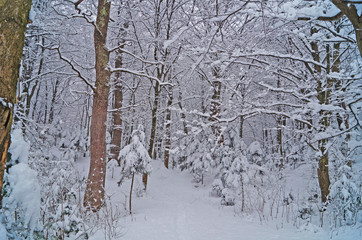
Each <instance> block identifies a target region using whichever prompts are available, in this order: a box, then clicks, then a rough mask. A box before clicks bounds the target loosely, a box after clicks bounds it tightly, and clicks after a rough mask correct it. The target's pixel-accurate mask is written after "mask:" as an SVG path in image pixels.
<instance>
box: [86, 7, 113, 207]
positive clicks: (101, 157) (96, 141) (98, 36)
mask: <svg viewBox="0 0 362 240" xmlns="http://www.w3.org/2000/svg"><path fill="white" fill-rule="evenodd" d="M110 8H111V3H110V2H108V1H107V0H99V1H98V11H97V20H96V26H97V27H96V28H95V29H94V47H95V56H96V63H95V69H96V83H95V90H94V95H93V108H92V123H91V134H90V135H91V142H90V144H91V146H90V155H91V159H90V169H89V175H88V181H87V187H86V190H85V195H84V206H85V207H86V208H87V209H88V210H92V211H93V212H97V211H98V210H99V209H100V208H101V207H102V206H103V204H104V185H105V177H106V122H107V107H108V94H109V82H110V76H111V74H110V71H109V70H108V69H107V65H108V61H109V52H108V51H107V49H106V39H107V29H108V22H109V16H110Z"/></svg>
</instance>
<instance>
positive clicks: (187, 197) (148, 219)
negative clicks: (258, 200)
mask: <svg viewBox="0 0 362 240" xmlns="http://www.w3.org/2000/svg"><path fill="white" fill-rule="evenodd" d="M137 177H138V179H140V176H137ZM108 181H109V179H108ZM138 181H139V180H138ZM113 182H114V180H113ZM139 182H140V181H139ZM110 185H112V183H111V182H109V185H108V186H110ZM113 185H114V184H113ZM127 187H129V186H128V182H126V183H124V190H123V192H124V193H126V191H127V190H126V189H127ZM110 189H112V190H115V191H118V192H119V191H120V190H119V188H118V190H117V189H116V188H113V187H110ZM208 189H209V188H208V187H199V188H195V187H194V185H193V184H192V183H191V182H190V176H189V175H188V174H187V173H179V172H178V171H172V170H170V171H168V170H166V169H164V167H163V166H162V165H161V163H158V162H154V163H153V172H152V175H151V176H150V178H149V186H148V190H147V194H146V195H145V196H143V197H135V198H134V201H133V212H134V213H133V214H132V215H131V216H127V217H124V218H122V220H121V225H122V226H123V227H124V229H123V233H124V235H123V238H122V239H127V240H264V239H278V240H304V239H310V240H323V239H329V236H328V234H327V233H325V232H324V231H319V232H317V233H313V232H309V231H298V230H297V229H295V228H294V227H292V226H287V225H285V226H284V227H283V228H281V229H279V230H277V227H276V224H277V223H276V222H266V223H260V221H259V220H258V219H253V218H251V217H249V218H248V217H241V216H240V215H238V214H236V213H235V212H236V209H235V208H234V207H225V206H221V205H220V199H217V198H213V197H210V196H209V192H208ZM128 191H129V190H128ZM116 198H118V200H119V201H122V200H121V198H122V197H121V195H119V196H118V197H116ZM123 198H124V196H123ZM123 202H124V200H123ZM127 206H128V205H127ZM279 224H280V223H279ZM279 226H280V225H279ZM333 239H345V240H347V239H346V238H343V237H342V238H333Z"/></svg>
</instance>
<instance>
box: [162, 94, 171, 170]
mask: <svg viewBox="0 0 362 240" xmlns="http://www.w3.org/2000/svg"><path fill="white" fill-rule="evenodd" d="M169 92H170V93H169V96H168V101H167V109H166V140H165V159H164V164H165V167H166V168H168V165H169V160H170V148H171V105H172V101H173V93H172V87H170V88H169Z"/></svg>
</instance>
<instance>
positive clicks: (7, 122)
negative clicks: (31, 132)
mask: <svg viewBox="0 0 362 240" xmlns="http://www.w3.org/2000/svg"><path fill="white" fill-rule="evenodd" d="M30 7H31V0H22V1H20V0H0V190H1V189H2V187H3V177H4V171H5V166H6V161H7V151H8V148H9V145H10V131H11V124H12V118H13V112H14V104H15V103H16V84H17V79H18V77H19V67H20V60H21V56H22V53H23V46H24V38H25V31H26V25H27V22H28V15H29V11H30ZM1 200H2V196H1V195H0V204H1Z"/></svg>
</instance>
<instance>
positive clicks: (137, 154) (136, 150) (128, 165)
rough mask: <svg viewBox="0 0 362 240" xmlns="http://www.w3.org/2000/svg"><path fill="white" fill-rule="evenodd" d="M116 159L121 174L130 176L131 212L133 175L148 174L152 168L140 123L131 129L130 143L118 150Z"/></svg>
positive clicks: (130, 207) (130, 206)
mask: <svg viewBox="0 0 362 240" xmlns="http://www.w3.org/2000/svg"><path fill="white" fill-rule="evenodd" d="M118 159H119V161H120V162H121V168H122V170H123V172H122V174H123V175H124V176H126V177H131V178H132V181H131V189H130V194H129V211H130V213H132V191H133V183H134V175H135V174H149V173H151V170H152V167H151V164H150V162H151V158H150V156H149V155H148V152H147V150H146V148H145V133H144V130H143V126H142V125H139V126H138V128H137V130H135V131H133V133H132V139H131V143H130V144H128V145H127V146H125V147H124V148H123V149H122V150H121V151H120V152H119V155H118Z"/></svg>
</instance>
